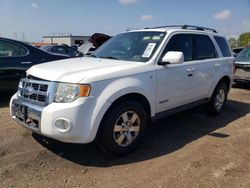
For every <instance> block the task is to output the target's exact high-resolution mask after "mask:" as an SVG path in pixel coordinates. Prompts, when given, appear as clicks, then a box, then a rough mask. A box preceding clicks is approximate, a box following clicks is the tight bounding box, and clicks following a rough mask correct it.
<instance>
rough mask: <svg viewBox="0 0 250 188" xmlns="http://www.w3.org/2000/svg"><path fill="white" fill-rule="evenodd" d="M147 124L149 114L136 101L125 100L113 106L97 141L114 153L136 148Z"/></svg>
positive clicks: (128, 151) (104, 148) (106, 149)
mask: <svg viewBox="0 0 250 188" xmlns="http://www.w3.org/2000/svg"><path fill="white" fill-rule="evenodd" d="M146 126H147V114H146V112H145V109H144V108H143V106H142V105H141V104H140V103H138V102H135V101H124V102H122V103H119V104H117V105H115V106H114V107H112V109H111V110H110V111H108V114H107V115H106V116H105V119H104V120H103V122H102V125H101V130H100V132H99V135H98V138H97V141H98V144H99V145H100V147H101V148H102V149H103V150H104V151H106V152H108V153H110V154H112V155H125V154H128V153H131V152H133V151H134V150H136V149H137V148H138V146H139V144H140V141H141V139H142V136H143V134H144V132H145V129H146Z"/></svg>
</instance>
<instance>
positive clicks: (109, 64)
mask: <svg viewBox="0 0 250 188" xmlns="http://www.w3.org/2000/svg"><path fill="white" fill-rule="evenodd" d="M142 67H145V64H144V63H141V62H130V61H119V60H111V59H99V58H93V57H83V58H72V59H64V60H59V61H53V62H49V63H43V64H39V65H35V66H33V67H31V68H30V69H28V71H27V74H30V75H32V76H35V77H38V78H41V79H45V80H50V81H58V82H67V83H91V82H95V81H98V80H104V79H111V78H114V77H120V76H125V75H129V74H133V73H135V72H138V71H139V70H140V71H141V70H142Z"/></svg>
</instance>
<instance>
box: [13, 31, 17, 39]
mask: <svg viewBox="0 0 250 188" xmlns="http://www.w3.org/2000/svg"><path fill="white" fill-rule="evenodd" d="M14 39H15V40H17V33H16V32H14Z"/></svg>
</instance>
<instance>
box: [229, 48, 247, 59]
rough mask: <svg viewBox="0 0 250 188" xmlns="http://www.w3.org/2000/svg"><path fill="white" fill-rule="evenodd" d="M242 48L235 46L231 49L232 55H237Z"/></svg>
mask: <svg viewBox="0 0 250 188" xmlns="http://www.w3.org/2000/svg"><path fill="white" fill-rule="evenodd" d="M243 49H244V47H237V48H233V49H232V51H233V53H234V57H237V56H238V54H239V53H240V52H241V51H242V50H243Z"/></svg>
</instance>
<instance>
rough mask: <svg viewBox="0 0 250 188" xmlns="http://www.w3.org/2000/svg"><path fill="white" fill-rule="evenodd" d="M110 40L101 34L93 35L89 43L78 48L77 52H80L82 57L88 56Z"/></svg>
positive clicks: (107, 36)
mask: <svg viewBox="0 0 250 188" xmlns="http://www.w3.org/2000/svg"><path fill="white" fill-rule="evenodd" d="M110 38H111V36H109V35H106V34H103V33H95V34H93V35H92V36H91V37H90V39H89V41H87V42H85V43H83V44H82V45H81V46H80V47H79V48H78V50H79V51H80V52H82V53H83V54H84V55H90V54H91V53H93V52H94V51H95V50H96V49H97V48H99V47H100V46H101V45H102V44H103V43H105V42H106V41H107V40H109V39H110Z"/></svg>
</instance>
